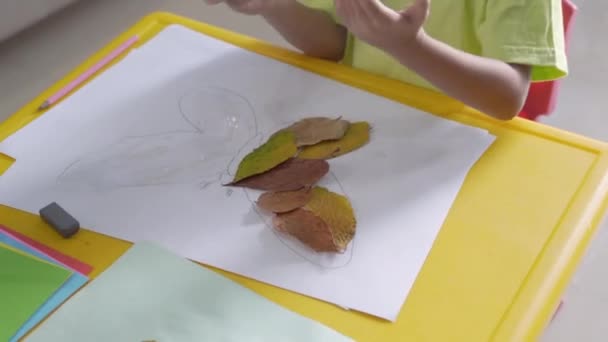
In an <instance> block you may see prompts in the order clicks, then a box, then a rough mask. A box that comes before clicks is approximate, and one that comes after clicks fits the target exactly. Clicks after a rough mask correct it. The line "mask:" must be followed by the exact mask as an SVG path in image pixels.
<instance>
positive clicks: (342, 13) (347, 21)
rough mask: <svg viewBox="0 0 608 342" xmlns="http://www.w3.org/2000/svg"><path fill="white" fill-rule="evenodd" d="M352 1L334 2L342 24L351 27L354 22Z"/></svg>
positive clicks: (339, 0)
mask: <svg viewBox="0 0 608 342" xmlns="http://www.w3.org/2000/svg"><path fill="white" fill-rule="evenodd" d="M350 1H352V0H335V2H334V4H335V6H336V14H337V15H338V17H340V19H342V23H343V24H344V25H346V26H350V25H351V23H352V21H353V15H352V8H351V3H350Z"/></svg>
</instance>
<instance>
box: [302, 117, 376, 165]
mask: <svg viewBox="0 0 608 342" xmlns="http://www.w3.org/2000/svg"><path fill="white" fill-rule="evenodd" d="M369 131H370V126H369V123H367V122H365V121H362V122H354V123H352V124H351V125H350V127H349V128H348V130H347V131H346V134H345V135H344V136H343V137H342V138H341V139H339V140H331V141H323V142H320V143H318V144H316V145H312V146H306V147H304V148H303V149H302V150H301V151H300V153H299V154H298V158H302V159H330V158H335V157H338V156H341V155H344V154H346V153H349V152H352V151H354V150H356V149H358V148H360V147H361V146H363V145H365V144H366V143H367V142H368V141H369Z"/></svg>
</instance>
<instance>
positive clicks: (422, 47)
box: [387, 32, 531, 120]
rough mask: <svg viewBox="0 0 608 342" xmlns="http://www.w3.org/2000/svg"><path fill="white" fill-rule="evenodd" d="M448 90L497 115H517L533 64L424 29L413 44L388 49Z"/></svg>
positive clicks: (444, 89) (406, 64)
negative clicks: (493, 55)
mask: <svg viewBox="0 0 608 342" xmlns="http://www.w3.org/2000/svg"><path fill="white" fill-rule="evenodd" d="M387 52H389V53H390V54H392V55H393V56H394V57H395V58H396V59H398V60H399V61H400V62H401V64H403V65H405V66H407V67H408V68H410V69H411V70H413V71H415V72H416V73H418V75H420V76H422V77H423V78H425V79H426V80H427V81H429V82H430V83H431V84H433V85H434V86H435V87H437V88H439V89H441V90H442V91H443V92H444V93H446V94H447V95H449V96H452V97H454V98H456V99H458V100H460V101H462V102H463V103H465V104H467V105H469V106H471V107H474V108H477V109H479V110H480V111H482V112H484V113H487V114H488V115H491V116H493V117H495V118H497V119H502V120H509V119H512V118H513V117H515V116H517V115H518V114H519V112H520V111H521V108H522V107H523V105H524V101H525V100H526V96H527V94H528V88H529V85H530V69H531V68H530V67H529V66H527V65H515V64H507V63H505V62H502V61H499V60H495V59H490V58H485V57H479V56H475V55H472V54H469V53H466V52H463V51H460V50H457V49H455V48H453V47H451V46H449V45H447V44H444V43H442V42H440V41H438V40H435V39H433V38H431V37H429V36H427V35H425V34H424V33H423V32H422V34H420V35H419V36H418V37H417V38H416V39H415V40H414V41H413V42H412V43H411V45H405V44H404V45H396V46H395V47H394V48H392V49H390V50H388V51H387Z"/></svg>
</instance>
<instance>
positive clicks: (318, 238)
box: [272, 209, 337, 252]
mask: <svg viewBox="0 0 608 342" xmlns="http://www.w3.org/2000/svg"><path fill="white" fill-rule="evenodd" d="M272 222H273V225H274V227H275V228H276V229H277V230H278V231H280V232H284V233H287V234H289V235H291V236H293V237H295V238H296V239H298V240H300V241H301V242H302V243H303V244H305V245H307V246H309V247H310V248H312V249H313V250H315V251H317V252H336V251H337V248H336V245H335V244H334V238H333V236H332V233H331V231H330V229H329V226H328V225H327V224H326V223H325V221H323V220H322V219H321V218H319V217H317V216H316V215H315V214H313V213H312V212H310V211H308V210H304V209H296V210H293V211H290V212H288V213H284V214H278V215H277V216H276V217H275V218H274V219H273V221H272Z"/></svg>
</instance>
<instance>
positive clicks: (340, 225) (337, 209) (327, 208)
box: [303, 187, 357, 252]
mask: <svg viewBox="0 0 608 342" xmlns="http://www.w3.org/2000/svg"><path fill="white" fill-rule="evenodd" d="M303 209H306V210H309V211H311V212H312V213H314V214H315V215H316V216H318V217H319V218H321V219H322V220H323V221H324V222H325V223H327V225H328V226H329V228H330V230H331V232H332V236H333V238H334V243H335V245H336V247H337V250H338V251H340V252H342V251H344V250H345V249H346V247H347V246H348V244H349V243H350V241H351V240H352V239H353V237H354V236H355V229H356V226H357V221H356V219H355V213H354V211H353V208H352V207H351V205H350V202H349V200H348V198H346V197H345V196H342V195H339V194H336V193H334V192H331V191H329V190H327V189H325V188H323V187H315V188H313V189H312V198H311V199H310V201H309V202H308V204H306V205H305V206H304V207H303Z"/></svg>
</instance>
